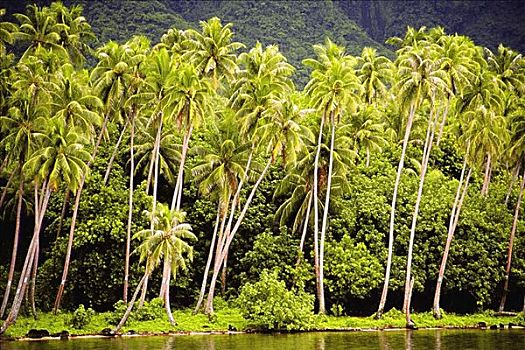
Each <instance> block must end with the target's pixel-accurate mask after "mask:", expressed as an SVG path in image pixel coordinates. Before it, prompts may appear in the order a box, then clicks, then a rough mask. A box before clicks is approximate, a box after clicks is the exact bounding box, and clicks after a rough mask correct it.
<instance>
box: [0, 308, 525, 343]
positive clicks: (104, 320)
mask: <svg viewBox="0 0 525 350" xmlns="http://www.w3.org/2000/svg"><path fill="white" fill-rule="evenodd" d="M111 316H112V314H111V313H109V312H107V313H96V314H94V315H93V316H92V317H91V318H90V320H89V322H87V323H86V324H85V325H84V326H83V327H82V328H81V329H77V328H74V327H73V326H72V318H73V313H62V314H59V315H56V316H55V315H53V314H51V313H41V314H40V315H39V318H38V320H34V319H33V318H32V317H21V318H19V319H18V320H17V322H16V324H14V325H12V326H11V327H10V328H9V329H8V331H7V332H6V334H5V335H4V337H3V338H2V339H3V340H15V339H16V340H24V339H34V338H29V337H27V335H28V332H29V331H30V330H32V329H33V330H42V331H44V332H42V335H43V336H44V337H45V338H44V339H60V335H62V337H63V338H78V337H98V336H103V335H101V333H102V331H103V330H104V329H106V330H109V329H112V328H114V326H113V325H112V324H110V322H108V320H111ZM174 317H175V320H176V321H177V325H176V326H172V325H170V323H169V322H168V320H167V318H165V317H160V318H157V319H152V320H147V321H130V322H128V323H127V324H126V325H125V327H124V328H123V329H122V330H121V335H129V336H136V335H163V334H202V333H237V332H250V331H253V330H254V329H255V328H254V325H251V324H250V322H249V321H247V320H245V319H244V318H243V317H242V315H241V313H240V310H238V309H234V308H228V309H224V310H220V311H217V312H216V314H215V315H214V317H213V319H211V320H210V319H209V318H208V317H207V316H206V315H203V314H198V315H193V314H192V312H191V310H189V309H188V310H177V311H174ZM413 321H414V322H415V324H416V326H417V327H418V328H420V329H429V328H481V329H485V328H486V329H490V328H491V327H492V328H498V329H499V328H501V327H505V328H508V327H509V325H510V327H519V326H520V325H521V326H523V323H524V322H523V316H517V317H512V316H504V317H497V316H495V315H494V314H492V313H489V312H487V313H479V314H473V315H454V314H445V315H444V317H443V318H442V319H441V320H436V319H434V318H433V317H432V314H431V313H430V312H425V313H416V314H413ZM404 328H405V320H404V318H403V315H402V313H401V312H399V311H397V310H391V311H390V312H388V313H386V314H385V315H384V317H383V318H382V319H381V320H376V319H374V318H373V317H372V316H370V317H352V316H340V317H335V316H315V317H314V321H313V323H312V325H311V327H310V328H309V329H308V331H373V330H383V329H404ZM47 334H49V336H50V337H48V336H47Z"/></svg>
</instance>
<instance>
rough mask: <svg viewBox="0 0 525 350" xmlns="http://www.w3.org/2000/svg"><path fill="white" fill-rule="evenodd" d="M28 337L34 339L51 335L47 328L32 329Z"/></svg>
mask: <svg viewBox="0 0 525 350" xmlns="http://www.w3.org/2000/svg"><path fill="white" fill-rule="evenodd" d="M26 337H28V338H34V339H39V338H43V337H49V331H48V330H47V329H30V330H29V332H27V334H26Z"/></svg>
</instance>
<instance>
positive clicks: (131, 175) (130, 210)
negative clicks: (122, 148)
mask: <svg viewBox="0 0 525 350" xmlns="http://www.w3.org/2000/svg"><path fill="white" fill-rule="evenodd" d="M134 138H135V117H134V112H132V115H131V135H130V141H129V143H130V149H129V153H130V162H131V169H130V173H129V199H128V227H127V230H126V258H125V262H124V291H123V295H122V299H123V300H124V302H125V303H127V302H128V282H129V255H130V254H131V224H132V221H133V185H134V184H133V180H134V176H135V174H134V172H135V159H134V156H135V155H134V151H133V142H134Z"/></svg>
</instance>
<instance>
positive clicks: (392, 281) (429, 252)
mask: <svg viewBox="0 0 525 350" xmlns="http://www.w3.org/2000/svg"><path fill="white" fill-rule="evenodd" d="M7 15H8V14H7V12H6V11H5V10H4V9H0V17H1V18H3V19H6V20H8V19H9V17H2V16H7ZM9 15H11V14H9ZM12 16H13V18H14V19H13V21H14V22H2V21H3V19H2V21H0V77H2V78H1V79H0V164H1V165H0V187H3V189H2V191H1V192H2V194H1V197H0V214H2V213H3V217H2V218H1V219H0V227H2V231H5V232H6V235H5V238H4V237H3V238H2V247H1V249H0V295H3V296H2V302H1V304H0V319H2V320H3V321H2V322H0V336H3V335H6V336H11V337H14V338H20V337H23V336H25V335H31V337H43V336H47V335H51V334H55V335H57V336H58V337H60V338H69V335H70V334H86V335H88V334H104V335H108V336H109V335H111V336H113V335H115V334H126V333H134V334H162V333H164V332H170V331H171V332H210V331H219V332H230V331H233V332H238V331H246V332H248V331H251V330H253V331H270V332H271V331H282V330H285V331H287V332H289V331H309V330H350V329H352V330H355V329H382V328H390V327H391V328H405V327H406V328H407V329H417V328H428V327H430V328H435V327H459V328H461V327H481V328H487V327H488V328H489V329H490V328H491V327H496V328H501V324H503V325H507V327H508V325H509V324H510V325H523V324H524V323H525V321H524V318H525V305H523V303H524V302H525V300H524V299H523V292H524V291H525V289H524V286H525V239H524V238H525V237H524V236H523V227H524V225H525V220H524V218H523V211H524V205H522V203H521V202H522V199H523V193H524V192H525V166H524V164H525V58H524V57H523V55H522V54H521V53H520V52H518V51H514V50H513V49H511V48H509V47H506V46H504V45H503V44H500V45H499V46H498V47H497V50H496V49H494V50H491V49H489V48H486V47H481V46H479V45H477V44H476V43H474V42H473V41H472V40H471V39H469V38H468V37H466V36H463V35H459V34H457V33H446V32H445V30H444V29H443V28H442V27H435V28H426V27H420V28H419V29H417V28H413V27H408V28H407V31H406V33H405V34H404V35H401V36H399V37H392V38H390V39H389V40H388V41H387V44H388V45H390V46H391V47H392V49H395V57H392V58H389V57H386V56H382V55H381V53H380V51H378V50H377V48H374V47H364V48H360V50H362V51H361V52H360V54H356V55H354V54H352V53H350V51H349V50H348V49H349V48H345V47H343V46H340V45H339V44H338V43H336V41H332V39H331V38H330V37H328V36H327V37H326V38H325V40H324V42H323V43H319V44H317V45H314V46H313V51H314V55H310V57H304V60H303V61H302V66H303V68H305V69H306V70H308V71H309V72H310V76H309V79H308V82H307V83H306V85H305V86H301V85H300V84H299V82H298V81H296V80H295V78H294V74H295V72H296V71H297V67H294V66H293V65H292V64H290V61H289V60H288V59H287V58H286V57H285V56H284V54H283V52H282V51H281V50H280V49H279V46H278V45H276V44H269V45H267V44H266V43H264V41H261V42H259V41H258V42H256V43H255V44H254V45H251V46H246V45H245V44H244V43H241V42H238V41H236V39H235V33H234V31H233V29H232V28H233V25H234V24H233V23H223V22H222V21H221V19H219V18H218V17H213V18H210V19H208V20H206V21H201V22H200V28H199V29H186V30H181V29H178V28H176V27H173V28H171V29H169V30H168V31H167V32H166V33H165V34H164V35H162V37H161V38H160V42H151V41H150V40H149V39H148V38H147V37H145V36H139V35H136V36H133V37H131V38H129V40H128V41H127V42H125V43H118V42H114V41H110V42H107V43H100V42H96V40H95V39H96V37H95V35H94V32H93V30H92V28H91V25H90V24H89V23H88V22H87V20H86V17H84V16H83V15H82V7H81V6H78V5H74V6H71V7H67V6H65V5H64V4H63V3H62V2H53V3H52V4H50V5H49V6H38V5H29V6H27V8H26V12H25V14H21V13H18V14H13V15H12ZM333 39H334V40H337V37H334V38H333ZM95 45H97V46H98V47H95ZM396 169H397V170H396ZM4 286H5V287H4ZM432 296H433V298H432ZM83 304H84V305H89V307H84V305H83ZM386 305H388V306H389V307H390V306H395V307H396V308H399V309H400V310H402V311H398V310H397V309H391V310H388V311H387V309H385V307H386ZM190 306H192V307H194V308H193V311H192V310H191V309H189V307H190ZM172 307H173V310H172ZM376 307H377V308H376ZM443 309H446V312H445V311H443ZM489 309H492V310H497V311H498V312H497V313H493V312H491V311H483V310H489ZM95 310H96V311H95ZM376 310H377V311H376ZM505 310H524V311H523V313H521V314H519V315H518V314H516V316H508V317H496V316H497V315H508V313H505V312H504V311H505ZM374 311H376V313H375V314H374V315H373V316H369V317H350V316H348V317H346V316H345V317H342V316H343V315H370V314H372V313H373V312H374ZM385 311H386V312H385ZM413 311H416V313H415V314H412V312H413ZM417 312H419V313H417ZM452 312H456V313H458V314H469V313H474V312H483V313H481V314H473V315H470V316H457V315H455V314H453V313H452ZM503 328H505V326H503Z"/></svg>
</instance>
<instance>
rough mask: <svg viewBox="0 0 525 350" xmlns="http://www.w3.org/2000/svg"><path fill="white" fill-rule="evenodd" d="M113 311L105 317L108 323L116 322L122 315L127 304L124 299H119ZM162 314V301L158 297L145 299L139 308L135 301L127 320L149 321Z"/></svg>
mask: <svg viewBox="0 0 525 350" xmlns="http://www.w3.org/2000/svg"><path fill="white" fill-rule="evenodd" d="M114 307H115V311H114V312H112V313H111V314H109V315H108V316H107V317H106V321H107V322H108V323H110V324H114V325H116V324H118V323H119V321H120V320H121V319H122V316H124V313H125V312H126V309H127V307H128V305H126V304H125V303H124V301H122V300H119V301H117V302H116V303H115V305H114ZM163 315H164V302H163V301H162V299H160V298H154V299H151V301H149V302H148V301H145V302H144V305H143V306H142V307H141V308H139V302H138V301H136V302H135V305H134V306H133V311H132V312H131V314H130V315H129V318H128V321H150V320H156V319H159V318H161V317H162V316H163Z"/></svg>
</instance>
